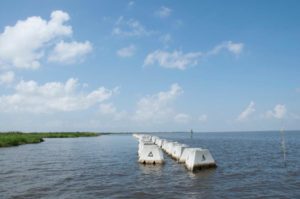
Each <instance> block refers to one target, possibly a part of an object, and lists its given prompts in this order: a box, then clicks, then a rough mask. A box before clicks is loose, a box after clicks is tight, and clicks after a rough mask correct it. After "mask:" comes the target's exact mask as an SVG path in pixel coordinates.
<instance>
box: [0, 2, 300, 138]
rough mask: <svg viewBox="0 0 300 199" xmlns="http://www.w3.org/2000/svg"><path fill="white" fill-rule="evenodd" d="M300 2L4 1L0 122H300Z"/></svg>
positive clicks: (185, 125)
mask: <svg viewBox="0 0 300 199" xmlns="http://www.w3.org/2000/svg"><path fill="white" fill-rule="evenodd" d="M299 9H300V3H299V2H298V1H285V2H283V1H226V3H225V2H223V1H184V2H183V1H53V0H51V1H37V0H36V1H30V0H29V1H1V3H0V130H2V131H6V130H22V131H61V130H63V131H84V130H86V131H122V132H123V131H187V130H189V129H191V128H193V129H194V130H195V131H240V130H243V131H247V130H249V131H251V130H273V129H280V128H282V127H284V128H285V129H299V128H300V78H299V77H300V68H299V62H300V58H299V52H300V20H299V19H300V12H299Z"/></svg>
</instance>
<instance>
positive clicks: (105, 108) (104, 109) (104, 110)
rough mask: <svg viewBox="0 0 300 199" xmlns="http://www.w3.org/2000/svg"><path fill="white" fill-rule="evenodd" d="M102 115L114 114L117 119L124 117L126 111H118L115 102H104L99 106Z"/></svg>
mask: <svg viewBox="0 0 300 199" xmlns="http://www.w3.org/2000/svg"><path fill="white" fill-rule="evenodd" d="M99 109H100V113H101V114H102V115H107V116H112V117H113V119H115V120H120V119H123V118H124V117H125V116H126V112H125V111H120V112H119V111H117V108H116V107H115V106H114V104H113V103H102V104H100V106H99Z"/></svg>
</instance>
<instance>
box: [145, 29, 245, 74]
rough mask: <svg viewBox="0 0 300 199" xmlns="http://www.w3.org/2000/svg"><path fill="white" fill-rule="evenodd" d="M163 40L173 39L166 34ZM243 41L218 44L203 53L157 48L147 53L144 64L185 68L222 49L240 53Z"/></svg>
mask: <svg viewBox="0 0 300 199" xmlns="http://www.w3.org/2000/svg"><path fill="white" fill-rule="evenodd" d="M160 39H161V41H163V42H166V41H167V42H169V41H170V40H171V37H170V35H165V36H163V37H161V38H160ZM243 47H244V44H243V43H233V42H232V41H227V42H223V43H222V44H220V45H217V46H216V47H214V48H213V49H212V50H210V51H208V52H206V53H203V52H201V51H196V52H189V53H183V52H182V51H180V50H174V51H173V52H168V51H165V50H156V51H153V52H151V53H149V54H148V55H147V57H146V58H145V60H144V65H145V66H147V65H154V64H156V63H157V64H158V65H159V66H161V67H164V68H175V69H180V70H185V69H186V68H187V67H189V66H195V65H197V64H198V62H199V59H200V58H202V57H206V56H209V55H217V54H218V53H219V52H220V51H221V50H223V49H226V50H228V51H229V52H231V53H233V54H235V55H239V54H240V53H241V52H242V50H243Z"/></svg>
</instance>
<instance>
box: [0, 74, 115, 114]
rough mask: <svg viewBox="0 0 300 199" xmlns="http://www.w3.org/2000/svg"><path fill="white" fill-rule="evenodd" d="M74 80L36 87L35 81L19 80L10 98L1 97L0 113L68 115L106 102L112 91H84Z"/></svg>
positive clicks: (6, 96) (101, 88) (100, 89)
mask: <svg viewBox="0 0 300 199" xmlns="http://www.w3.org/2000/svg"><path fill="white" fill-rule="evenodd" d="M79 87H82V85H81V84H79V83H78V80H77V79H73V78H70V79H69V80H68V81H66V82H65V83H63V82H48V83H45V84H43V85H39V84H38V83H37V82H35V81H32V80H31V81H21V82H19V83H18V84H17V85H16V87H15V91H14V93H13V94H11V95H2V96H0V111H3V112H32V113H48V112H68V111H76V110H85V109H88V108H90V107H91V106H93V105H95V104H99V103H101V102H103V101H105V100H107V99H109V98H110V97H111V96H112V95H113V94H114V90H109V89H106V88H104V87H100V88H98V89H96V90H94V91H91V92H89V93H86V92H84V91H83V90H82V89H81V90H79V89H78V88H79Z"/></svg>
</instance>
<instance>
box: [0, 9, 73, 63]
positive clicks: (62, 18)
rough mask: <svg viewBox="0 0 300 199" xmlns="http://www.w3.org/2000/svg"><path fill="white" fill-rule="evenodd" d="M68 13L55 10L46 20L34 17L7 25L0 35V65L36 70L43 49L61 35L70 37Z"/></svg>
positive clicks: (70, 29)
mask: <svg viewBox="0 0 300 199" xmlns="http://www.w3.org/2000/svg"><path fill="white" fill-rule="evenodd" d="M69 19H70V17H69V15H68V13H65V12H63V11H60V10H57V11H53V12H52V13H51V18H50V20H49V21H46V20H44V19H42V18H41V17H37V16H33V17H29V18H27V19H26V20H20V21H18V22H17V23H16V24H15V25H14V26H6V27H5V29H4V32H3V33H1V34H0V63H2V65H9V66H14V67H17V68H31V69H35V68H38V67H39V66H40V59H41V58H42V57H43V55H44V50H43V47H45V45H46V44H47V43H49V42H50V41H52V40H54V39H57V38H59V37H61V36H70V35H71V34H72V28H71V26H67V25H65V22H67V21H68V20H69Z"/></svg>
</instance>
